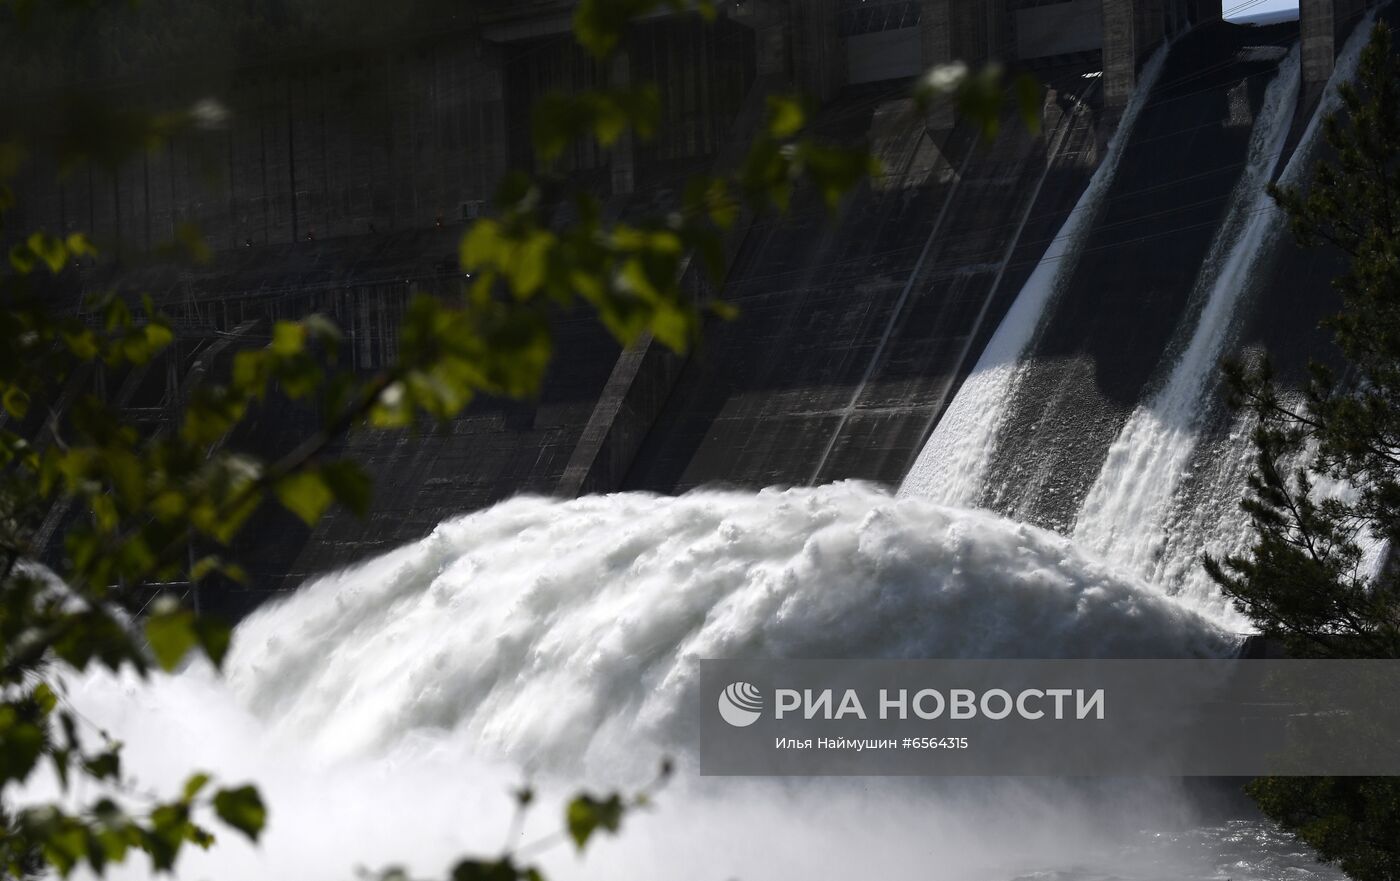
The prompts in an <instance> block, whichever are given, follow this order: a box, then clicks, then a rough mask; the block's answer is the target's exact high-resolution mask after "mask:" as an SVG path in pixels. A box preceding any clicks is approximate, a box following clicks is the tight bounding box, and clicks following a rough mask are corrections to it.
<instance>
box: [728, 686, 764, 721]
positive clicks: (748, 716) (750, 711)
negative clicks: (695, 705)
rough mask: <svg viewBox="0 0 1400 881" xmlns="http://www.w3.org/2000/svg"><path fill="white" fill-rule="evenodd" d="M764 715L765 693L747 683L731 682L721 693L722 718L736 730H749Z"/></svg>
mask: <svg viewBox="0 0 1400 881" xmlns="http://www.w3.org/2000/svg"><path fill="white" fill-rule="evenodd" d="M762 714H763V692H761V691H759V690H758V688H757V687H755V686H753V685H750V684H749V683H747V682H731V683H730V684H729V686H728V687H727V688H725V690H724V691H721V692H720V693H719V715H720V718H722V719H724V721H726V722H728V723H729V724H730V725H733V726H734V727H735V728H747V727H748V726H750V725H752V724H753V723H755V722H757V721H758V717H759V716H761V715H762Z"/></svg>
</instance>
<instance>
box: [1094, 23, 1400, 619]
mask: <svg viewBox="0 0 1400 881" xmlns="http://www.w3.org/2000/svg"><path fill="white" fill-rule="evenodd" d="M1373 19H1374V13H1372V14H1371V15H1369V16H1368V17H1367V18H1366V20H1365V21H1362V22H1361V23H1360V24H1359V25H1358V26H1357V28H1356V30H1355V32H1354V33H1353V34H1352V36H1351V38H1350V40H1349V41H1348V42H1347V44H1346V45H1345V47H1344V49H1343V52H1342V53H1341V55H1340V56H1339V58H1338V61H1337V66H1336V69H1335V70H1334V71H1333V75H1332V79H1331V82H1330V83H1329V86H1328V89H1327V91H1326V94H1325V96H1324V98H1323V100H1322V101H1320V102H1319V105H1318V107H1317V108H1316V109H1315V110H1314V112H1313V115H1312V118H1311V119H1310V120H1309V124H1308V126H1307V128H1306V129H1305V131H1304V134H1303V137H1302V138H1301V139H1300V142H1299V144H1298V146H1297V148H1296V149H1295V150H1294V152H1293V154H1292V156H1291V157H1290V159H1289V161H1288V163H1287V165H1286V166H1285V167H1284V169H1283V170H1282V172H1281V173H1280V175H1279V180H1280V182H1281V183H1283V184H1285V185H1296V184H1297V183H1299V181H1300V179H1301V176H1302V174H1303V173H1304V171H1305V170H1306V169H1307V168H1308V167H1309V165H1310V160H1311V158H1312V156H1313V154H1314V152H1315V150H1316V148H1317V146H1318V142H1319V140H1320V139H1319V134H1320V130H1321V120H1322V119H1324V118H1325V117H1326V116H1327V115H1328V114H1330V113H1332V112H1333V111H1334V110H1336V108H1337V105H1338V101H1339V99H1338V95H1337V91H1336V86H1337V84H1338V83H1341V82H1345V81H1347V80H1349V79H1351V78H1352V77H1353V76H1354V74H1355V71H1356V65H1357V64H1358V62H1359V60H1360V55H1361V50H1362V48H1363V47H1364V46H1365V43H1366V40H1367V38H1368V37H1369V34H1370V25H1371V21H1372V20H1373ZM1299 80H1300V70H1299V62H1298V49H1297V48H1296V47H1295V48H1294V49H1293V50H1292V51H1291V52H1290V53H1289V56H1288V57H1287V59H1285V61H1284V62H1283V63H1282V64H1281V65H1280V67H1279V73H1278V75H1277V76H1276V77H1275V78H1274V80H1273V81H1272V82H1271V83H1270V84H1269V87H1268V90H1267V92H1266V94H1265V98H1264V107H1263V109H1262V110H1261V112H1260V113H1259V115H1258V118H1259V122H1258V123H1257V124H1256V127H1255V131H1254V134H1253V136H1252V139H1251V143H1250V149H1249V164H1248V167H1247V168H1246V170H1245V173H1244V175H1243V177H1242V178H1241V180H1240V183H1239V184H1238V185H1237V186H1236V188H1235V192H1234V194H1233V198H1232V200H1231V205H1230V208H1229V211H1228V213H1227V216H1226V220H1225V222H1224V223H1223V224H1222V227H1221V230H1220V232H1219V233H1218V234H1217V236H1216V240H1215V242H1214V243H1213V245H1212V248H1211V254H1210V256H1209V257H1208V258H1207V261H1206V264H1205V266H1204V267H1203V270H1202V273H1201V275H1200V277H1199V278H1198V280H1197V291H1198V293H1199V292H1201V291H1204V292H1206V302H1205V304H1204V307H1203V308H1202V309H1201V311H1200V314H1199V317H1198V319H1197V321H1196V324H1195V327H1194V330H1193V333H1192V335H1191V338H1190V342H1189V344H1188V345H1187V346H1186V348H1185V350H1184V351H1183V352H1182V354H1181V355H1180V356H1179V358H1178V359H1177V360H1176V363H1175V364H1174V365H1173V367H1172V370H1171V373H1170V375H1169V377H1168V379H1167V381H1166V383H1165V384H1164V386H1163V387H1162V388H1161V389H1160V390H1159V391H1158V392H1156V393H1155V394H1154V395H1153V396H1152V397H1151V399H1150V400H1149V401H1147V402H1146V403H1145V404H1143V405H1142V406H1140V407H1139V408H1138V409H1137V410H1136V411H1135V412H1134V413H1133V415H1132V416H1131V417H1130V418H1129V420H1128V422H1127V424H1126V425H1124V427H1123V429H1122V430H1121V431H1120V432H1119V435H1118V437H1117V438H1116V439H1115V440H1114V442H1113V444H1112V446H1111V447H1110V448H1109V451H1108V456H1107V458H1106V459H1105V461H1104V465H1103V468H1102V470H1101V471H1100V473H1099V476H1098V479H1097V480H1096V481H1095V483H1094V485H1093V487H1092V488H1091V489H1090V491H1089V493H1088V495H1087V496H1086V498H1085V500H1084V503H1083V505H1082V506H1081V508H1080V512H1079V517H1078V520H1077V522H1076V523H1075V527H1074V531H1073V535H1074V538H1075V540H1076V541H1077V542H1079V543H1081V544H1082V545H1084V546H1085V547H1086V548H1088V549H1089V550H1091V551H1093V552H1096V553H1099V554H1101V555H1103V556H1105V557H1107V558H1109V559H1112V560H1114V561H1116V562H1119V563H1121V564H1123V565H1125V566H1127V567H1128V568H1130V569H1131V570H1132V571H1134V572H1136V573H1137V574H1139V575H1141V576H1142V577H1144V578H1146V579H1147V580H1148V581H1150V582H1153V583H1155V584H1159V585H1162V586H1164V587H1165V588H1167V589H1169V590H1171V591H1172V592H1175V593H1180V594H1184V595H1188V596H1190V597H1192V599H1193V600H1194V601H1195V602H1196V603H1197V604H1200V605H1208V606H1213V607H1215V608H1216V609H1217V610H1218V611H1217V614H1219V615H1221V616H1224V617H1225V619H1226V620H1235V619H1234V616H1233V614H1232V610H1231V609H1230V608H1229V605H1228V603H1227V601H1226V600H1225V599H1224V598H1223V597H1221V596H1220V594H1219V592H1218V590H1217V588H1216V587H1215V585H1214V584H1213V583H1212V582H1211V581H1210V579H1209V577H1208V576H1207V575H1206V574H1205V572H1204V570H1203V569H1202V567H1201V565H1200V558H1201V553H1202V551H1205V552H1208V553H1211V554H1213V555H1215V556H1217V557H1219V556H1224V555H1226V554H1231V553H1239V552H1241V551H1242V550H1243V549H1244V547H1245V545H1246V544H1247V543H1248V538H1249V525H1248V517H1247V515H1246V514H1245V513H1244V512H1243V511H1242V510H1241V509H1240V507H1239V504H1238V502H1239V499H1240V498H1241V497H1242V496H1243V495H1244V493H1245V488H1246V483H1245V481H1246V479H1247V477H1248V475H1249V473H1250V472H1251V471H1252V468H1253V456H1254V450H1253V442H1252V440H1251V438H1250V431H1251V428H1252V423H1251V422H1250V421H1249V420H1248V419H1247V418H1243V417H1239V418H1236V420H1235V424H1234V426H1233V430H1232V431H1231V432H1230V434H1229V435H1228V436H1227V437H1226V438H1225V439H1224V441H1223V442H1222V443H1218V444H1215V445H1213V446H1212V447H1211V448H1209V449H1206V450H1199V449H1198V441H1199V438H1200V435H1201V432H1202V429H1203V425H1204V423H1205V421H1206V417H1207V415H1208V413H1209V412H1210V410H1211V409H1212V407H1213V406H1216V405H1218V403H1219V402H1218V400H1217V399H1216V398H1215V397H1214V396H1215V395H1216V394H1218V392H1217V387H1218V377H1219V366H1218V365H1219V361H1220V358H1221V357H1222V356H1223V355H1225V354H1226V353H1227V347H1228V346H1229V344H1230V342H1231V340H1232V335H1233V333H1234V331H1235V330H1236V319H1237V317H1238V309H1239V307H1240V305H1241V304H1243V303H1245V302H1248V298H1249V295H1250V294H1251V293H1252V292H1253V290H1254V287H1255V286H1257V284H1258V283H1259V282H1260V281H1261V278H1260V273H1259V271H1258V270H1259V267H1260V266H1261V265H1263V263H1264V261H1265V258H1266V257H1267V256H1268V255H1269V254H1270V253H1271V252H1273V251H1274V250H1275V248H1276V245H1277V243H1278V242H1279V241H1280V238H1281V236H1282V234H1283V233H1284V232H1285V225H1286V218H1285V217H1284V214H1283V212H1282V211H1281V210H1280V209H1278V208H1277V207H1276V206H1275V205H1274V203H1273V200H1272V199H1271V198H1270V197H1269V195H1268V193H1267V192H1266V190H1265V187H1266V185H1267V184H1268V183H1269V181H1270V179H1271V177H1272V175H1273V172H1274V169H1275V168H1276V167H1277V166H1278V163H1279V160H1280V158H1281V157H1282V154H1283V148H1284V145H1285V141H1286V139H1287V136H1288V130H1289V126H1290V123H1291V122H1292V116H1293V109H1294V107H1295V106H1296V102H1297V95H1298V88H1299ZM1196 471H1200V472H1202V474H1200V475H1194V476H1197V477H1198V479H1197V480H1195V481H1194V485H1193V486H1192V488H1191V491H1189V492H1185V491H1183V488H1184V485H1185V484H1186V483H1187V481H1188V480H1190V479H1191V478H1192V477H1193V473H1194V472H1196ZM1374 556H1376V557H1377V558H1378V557H1379V556H1380V554H1379V553H1376V554H1374ZM1246 625H1247V622H1246V621H1244V620H1243V619H1238V620H1237V623H1236V625H1235V626H1237V627H1239V628H1240V629H1243V628H1244V627H1245V626H1246Z"/></svg>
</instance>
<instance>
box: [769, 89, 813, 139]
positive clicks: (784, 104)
mask: <svg viewBox="0 0 1400 881" xmlns="http://www.w3.org/2000/svg"><path fill="white" fill-rule="evenodd" d="M805 123H806V114H805V113H803V112H802V105H801V104H799V103H798V102H797V99H796V98H790V97H782V96H778V95H770V96H769V97H768V134H770V135H771V136H773V137H774V138H777V139H778V140H780V141H781V140H786V139H787V138H790V137H792V136H794V135H796V134H797V133H798V132H800V131H802V126H803V125H804V124H805Z"/></svg>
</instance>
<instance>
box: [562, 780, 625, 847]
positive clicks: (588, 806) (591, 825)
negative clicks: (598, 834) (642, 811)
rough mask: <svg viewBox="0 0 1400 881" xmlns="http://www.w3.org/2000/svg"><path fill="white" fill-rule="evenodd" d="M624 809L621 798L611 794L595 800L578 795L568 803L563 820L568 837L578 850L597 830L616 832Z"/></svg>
mask: <svg viewBox="0 0 1400 881" xmlns="http://www.w3.org/2000/svg"><path fill="white" fill-rule="evenodd" d="M624 810H625V808H624V807H623V804H622V797H621V796H619V795H618V794H617V793H613V794H612V795H610V796H608V797H607V798H605V799H601V800H600V799H595V798H593V796H591V795H587V794H584V795H580V796H578V797H577V798H575V799H574V800H573V801H571V802H569V807H568V809H567V810H566V811H565V815H564V819H565V823H566V825H567V826H568V829H569V837H571V838H573V840H574V844H576V845H578V849H579V850H583V848H584V846H585V845H587V844H588V839H589V838H591V837H592V836H593V833H594V832H595V831H597V830H598V829H603V830H605V831H607V832H616V831H617V830H618V827H619V826H620V825H621V824H622V814H623V811H624Z"/></svg>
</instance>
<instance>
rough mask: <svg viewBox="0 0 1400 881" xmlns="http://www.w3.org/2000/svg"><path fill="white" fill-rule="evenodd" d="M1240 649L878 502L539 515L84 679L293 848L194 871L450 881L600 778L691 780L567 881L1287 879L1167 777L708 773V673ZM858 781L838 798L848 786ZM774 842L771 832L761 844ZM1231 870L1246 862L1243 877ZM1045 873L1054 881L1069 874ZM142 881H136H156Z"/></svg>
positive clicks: (798, 496) (962, 525) (913, 507)
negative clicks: (405, 870)
mask: <svg viewBox="0 0 1400 881" xmlns="http://www.w3.org/2000/svg"><path fill="white" fill-rule="evenodd" d="M1235 644H1236V640H1235V637H1234V636H1232V635H1231V634H1228V633H1227V632H1225V631H1224V630H1222V629H1221V628H1220V627H1218V626H1217V625H1215V624H1214V623H1212V622H1211V621H1210V620H1209V619H1207V618H1206V617H1204V616H1202V615H1201V614H1199V613H1198V612H1196V611H1194V610H1192V609H1191V608H1189V607H1187V606H1185V605H1182V604H1181V603H1180V602H1179V601H1177V600H1175V599H1172V598H1169V597H1165V596H1163V595H1161V594H1160V593H1159V592H1157V591H1156V590H1155V589H1153V588H1151V587H1149V586H1147V585H1146V584H1145V583H1142V582H1139V581H1137V580H1135V579H1134V578H1133V576H1131V575H1130V574H1127V573H1126V572H1123V571H1119V570H1116V569H1115V568H1113V567H1112V566H1110V565H1108V564H1106V563H1104V562H1102V561H1100V560H1097V559H1095V558H1093V557H1090V556H1086V555H1085V554H1083V553H1082V552H1080V551H1079V550H1078V549H1076V547H1075V546H1074V545H1073V544H1072V543H1071V542H1070V541H1069V540H1067V539H1065V538H1063V537H1061V536H1057V535H1055V534H1053V533H1050V532H1046V531H1044V530H1040V529H1036V528H1033V527H1028V526H1025V525H1022V524H1017V523H1014V522H1011V521H1007V520H1003V519H1000V518H998V517H995V516H993V515H990V514H987V513H984V512H976V511H963V510H958V509H953V508H946V507H942V506H939V505H936V504H933V503H931V502H928V501H925V500H920V499H896V498H894V497H892V496H891V495H889V494H888V493H886V492H883V491H881V490H878V489H875V488H872V487H869V486H866V485H862V484H854V483H848V484H836V485H830V486H824V487H818V488H812V489H794V490H786V491H777V490H772V491H765V492H760V493H757V494H753V493H728V492H725V493H721V492H700V493H693V494H690V495H686V496H682V497H679V498H668V497H658V496H651V495H640V494H636V495H632V494H625V495H615V496H604V497H588V498H583V499H579V500H577V501H570V502H562V501H557V500H547V499H533V498H521V499H515V500H513V501H510V502H508V503H505V504H502V505H498V506H496V507H494V508H491V509H489V510H486V511H482V512H479V513H476V514H472V515H469V516H466V517H462V518H459V519H457V520H453V521H450V522H447V523H444V524H442V525H441V526H439V527H438V528H437V529H436V530H435V531H434V533H433V534H432V535H431V536H429V537H427V538H425V539H423V540H422V541H419V542H416V543H414V544H411V545H408V546H406V547H404V548H401V549H399V550H397V551H394V552H392V553H389V554H386V555H384V556H382V557H380V558H378V559H375V560H372V561H370V562H368V563H366V564H364V565H361V566H358V567H355V568H353V569H350V570H347V571H345V572H342V573H338V574H335V575H331V576H327V577H325V578H322V579H319V580H317V581H315V582H313V583H311V584H308V585H306V586H305V587H304V588H302V589H301V590H300V591H298V592H297V593H296V594H294V595H292V596H291V597H289V598H288V599H287V600H285V601H283V602H280V603H276V604H273V605H271V606H268V607H266V608H264V609H262V610H261V611H259V612H258V613H256V614H255V615H254V616H253V617H252V618H251V619H249V620H248V621H246V622H244V623H243V624H242V625H241V626H240V627H239V628H238V630H237V632H236V635H235V642H234V646H233V650H232V652H231V655H230V657H229V659H228V661H227V663H226V674H227V675H226V677H225V678H224V679H222V680H221V679H219V678H217V677H215V676H213V675H212V674H211V673H209V672H208V671H207V670H204V669H203V668H200V667H196V668H193V669H191V670H189V671H186V672H185V673H184V674H182V675H180V676H177V677H172V678H164V677H162V678H159V679H157V680H156V681H155V682H154V683H153V684H152V685H150V686H138V685H136V684H134V683H131V682H125V681H124V682H120V683H113V682H112V681H111V680H110V679H109V678H108V677H106V676H97V677H91V678H88V679H85V680H82V681H80V682H78V683H76V685H75V687H74V689H73V695H72V697H73V700H74V702H75V703H76V704H77V705H78V706H79V707H80V708H81V710H82V711H83V713H84V715H85V716H86V717H88V718H90V719H93V720H95V721H96V722H97V723H98V724H101V725H104V726H107V727H109V728H110V729H112V730H114V731H118V732H121V734H122V736H123V737H124V738H125V739H126V740H127V741H128V742H129V743H130V744H131V746H130V747H129V753H128V765H129V767H130V768H131V769H133V773H134V774H135V775H136V776H137V777H138V779H139V780H140V782H141V783H142V784H144V785H147V786H150V787H153V788H157V789H162V790H167V791H168V790H169V789H171V788H174V787H177V786H178V784H179V781H180V779H181V778H180V775H181V774H183V773H185V772H187V771H188V770H189V769H191V768H196V767H198V768H208V769H210V770H213V771H215V772H216V773H218V774H219V775H220V776H221V777H223V778H225V779H239V778H242V777H249V778H252V779H256V780H258V781H260V782H261V783H262V784H263V786H264V789H265V791H266V794H267V795H268V797H269V799H270V804H271V817H270V829H271V832H270V836H269V837H268V838H267V840H266V841H265V843H264V844H263V845H262V846H261V847H260V848H259V849H257V850H252V849H250V848H248V847H246V846H245V845H243V844H241V843H238V842H235V841H232V840H228V841H224V842H222V843H221V845H220V846H219V847H217V848H215V849H214V850H213V851H211V852H210V853H209V854H208V855H195V856H193V857H192V858H191V859H190V860H189V861H188V862H187V863H186V864H184V866H183V871H182V876H183V877H190V878H195V877H199V878H215V879H236V878H246V877H260V878H272V879H289V881H290V879H299V881H300V879H323V878H324V879H331V878H346V877H349V876H350V872H351V870H352V869H353V867H355V866H356V865H366V866H372V867H378V866H382V865H384V864H385V863H386V862H389V861H394V860H397V861H404V860H406V861H408V862H409V863H410V864H411V865H412V867H413V868H414V869H415V870H417V871H419V872H423V873H430V872H441V871H442V870H443V868H444V867H445V866H446V865H448V861H449V860H450V859H451V858H452V857H453V856H454V855H458V854H461V853H463V852H466V851H473V852H477V853H481V852H487V853H494V852H497V851H498V850H499V848H500V847H501V845H502V843H503V842H504V841H506V840H507V837H508V820H509V816H510V812H511V808H510V802H509V799H508V797H507V792H508V790H509V788H510V787H511V786H512V785H516V784H518V782H519V781H520V779H521V778H522V776H523V775H524V774H525V773H526V770H527V769H528V770H530V771H532V772H533V774H534V775H535V777H536V778H537V780H538V781H539V782H540V784H541V786H542V788H543V791H542V794H541V796H540V802H541V804H542V805H548V806H549V808H548V812H547V813H546V812H545V811H546V809H545V808H543V807H542V808H541V809H540V815H539V816H536V817H534V818H533V819H532V821H531V823H530V824H528V826H527V830H526V833H525V836H524V837H525V839H529V840H532V839H534V838H536V837H538V836H541V835H544V834H545V833H547V832H548V831H549V830H550V829H553V828H556V827H557V821H556V819H555V818H556V817H557V816H558V813H557V807H556V806H557V805H558V804H559V803H560V800H561V799H562V798H563V795H564V793H565V792H566V791H568V790H570V789H571V788H573V787H576V786H578V785H579V782H580V780H583V781H589V782H592V783H594V784H596V785H598V786H603V785H608V784H623V785H625V784H628V783H636V782H638V781H641V780H644V779H645V778H646V777H647V775H648V773H649V772H650V770H651V768H652V767H653V766H654V763H655V762H656V761H657V760H658V759H659V757H661V756H662V755H670V756H673V757H675V758H676V759H677V760H678V761H679V762H680V764H681V779H680V780H679V781H678V782H677V783H676V784H675V785H674V787H673V788H672V789H671V790H669V791H667V792H665V793H663V794H662V797H661V799H660V802H661V803H660V806H659V808H658V809H657V811H656V812H655V814H654V815H653V816H648V817H644V818H642V819H641V820H640V821H639V822H638V823H637V824H636V825H635V826H630V827H629V828H627V829H626V830H624V834H623V835H622V836H621V837H620V839H619V840H618V841H616V842H605V843H603V844H602V845H600V847H599V848H597V849H596V850H595V851H591V852H590V854H589V855H588V856H587V858H586V859H584V860H583V861H582V862H580V861H578V860H577V859H576V858H575V857H574V856H572V855H571V853H570V851H569V850H568V849H567V848H562V847H561V848H556V849H554V850H551V851H548V852H546V853H544V854H543V855H542V858H544V859H545V860H546V862H547V863H549V864H550V866H551V868H553V869H554V870H555V871H556V872H557V873H558V874H560V875H562V876H564V877H590V878H591V877H608V878H636V879H643V878H647V879H651V878H666V879H725V878H732V877H747V878H756V879H791V878H832V877H849V876H851V875H857V876H860V875H868V874H870V873H878V874H880V875H883V876H885V877H892V878H934V879H945V878H946V879H949V881H952V879H959V881H976V879H987V881H998V879H999V881H1009V879H1012V878H1032V877H1034V878H1047V877H1054V878H1060V879H1066V881H1071V879H1073V881H1093V879H1099V878H1107V877H1119V878H1142V879H1148V878H1157V877H1163V878H1165V877H1171V878H1177V879H1180V878H1202V879H1205V878H1219V877H1224V876H1223V875H1221V874H1220V873H1221V872H1222V871H1224V870H1223V869H1222V865H1224V864H1222V862H1221V860H1227V862H1228V865H1229V868H1228V871H1229V873H1230V877H1233V878H1236V879H1246V878H1259V879H1263V878H1270V877H1277V876H1276V874H1275V872H1276V870H1278V869H1279V868H1280V867H1283V866H1288V867H1296V869H1297V871H1304V867H1307V866H1309V865H1310V862H1311V860H1310V857H1308V856H1307V855H1306V854H1300V853H1298V852H1297V849H1296V848H1294V847H1292V846H1291V845H1289V844H1288V843H1287V842H1286V841H1285V840H1283V839H1281V838H1279V837H1278V836H1277V835H1275V834H1273V833H1271V832H1269V830H1268V829H1267V828H1266V827H1265V826H1263V825H1261V824H1259V823H1254V822H1245V821H1236V822H1234V823H1233V824H1231V823H1227V822H1224V821H1217V820H1208V821H1207V820H1202V819H1201V817H1199V816H1198V815H1197V813H1195V809H1193V808H1189V807H1187V802H1186V800H1185V799H1183V798H1182V797H1181V794H1180V793H1179V792H1178V791H1176V789H1175V788H1174V787H1173V786H1172V785H1170V784H1151V783H1148V782H1144V781H1135V782H1133V783H1132V784H1131V785H1130V786H1123V785H1121V784H1118V783H1115V782H1112V781H1108V782H1105V783H1104V784H1102V785H1097V786H1088V785H1084V786H1071V785H1068V784H1057V783H1054V782H1042V783H1039V784H1034V785H1028V784H1019V783H1011V782H998V781H968V782H963V783H959V782H957V781H943V782H937V781H909V782H897V781H881V780H873V781H865V782H860V783H856V784H854V785H852V784H851V783H850V782H841V781H836V782H832V783H830V784H828V783H824V782H821V781H725V780H707V779H703V778H697V777H695V776H694V773H693V768H692V767H691V765H692V762H693V757H694V744H693V743H692V735H691V727H690V725H689V724H688V722H687V718H688V713H689V712H690V710H691V708H693V707H694V706H697V705H699V704H700V703H702V701H701V700H700V696H697V695H695V694H694V693H693V689H694V687H695V685H696V666H697V665H696V661H697V659H699V658H704V657H745V656H747V657H900V656H908V657H962V656H974V655H990V656H1002V657H1017V656H1023V657H1024V656H1069V657H1074V656H1146V657H1168V656H1203V655H1213V656H1219V655H1223V654H1228V653H1229V652H1231V651H1233V650H1234V647H1235ZM838 784H839V785H838ZM759 830H762V831H761V833H760V831H759ZM1231 854H1233V855H1234V856H1233V857H1232V856H1231ZM1047 870H1052V874H1049V875H1047V874H1045V872H1046V871H1047ZM140 874H141V873H140V872H134V873H133V877H135V876H139V875H140Z"/></svg>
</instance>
